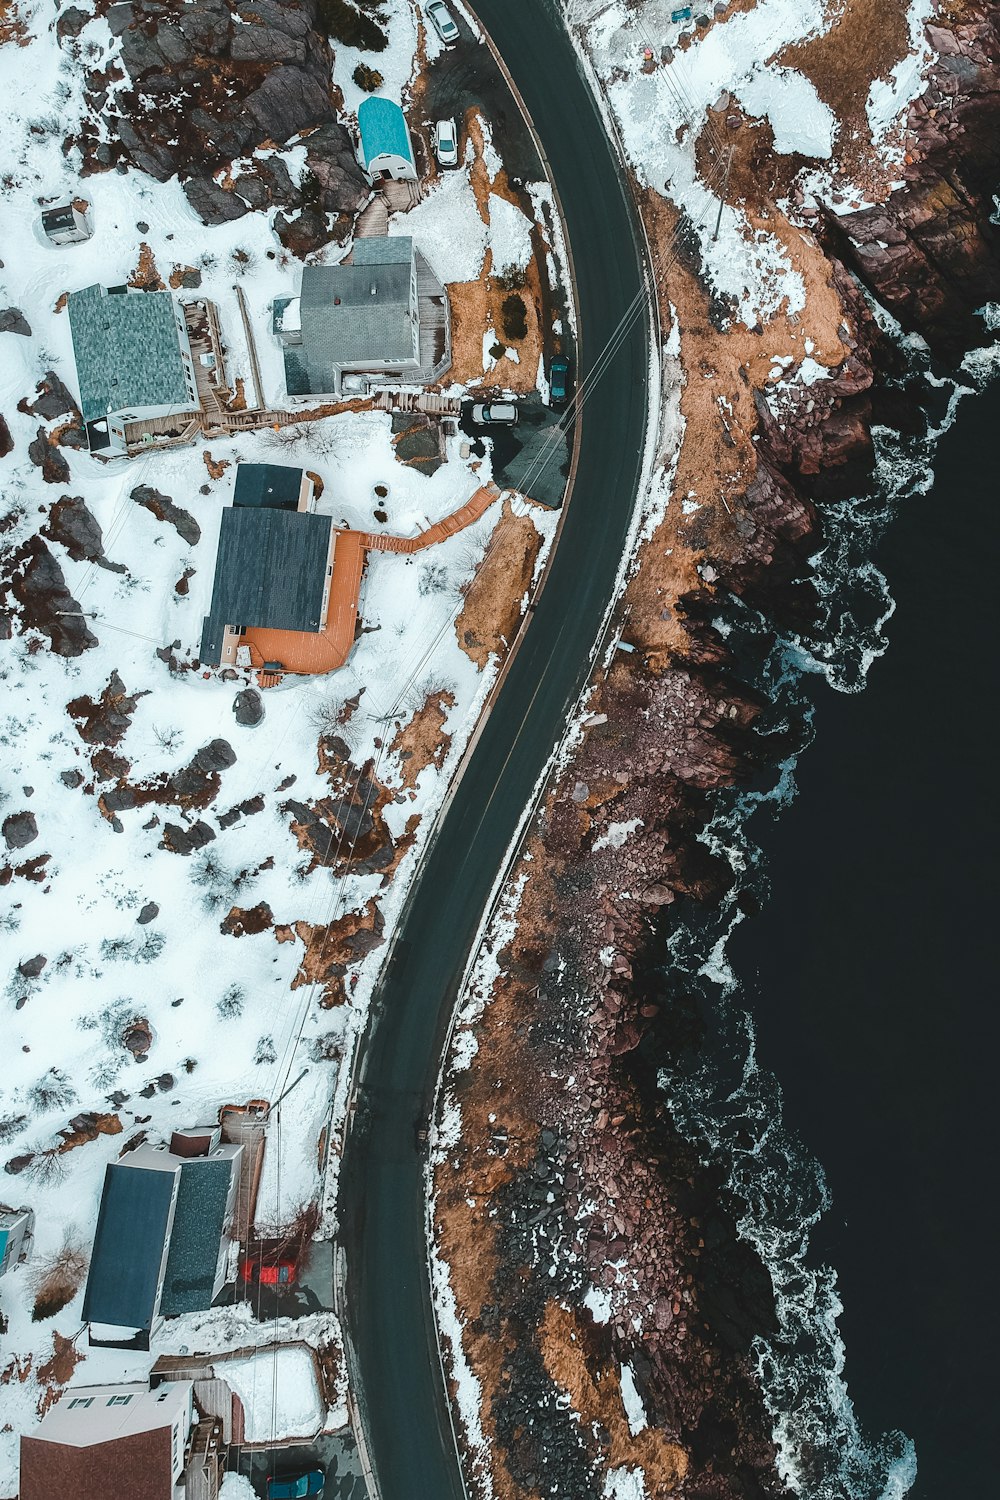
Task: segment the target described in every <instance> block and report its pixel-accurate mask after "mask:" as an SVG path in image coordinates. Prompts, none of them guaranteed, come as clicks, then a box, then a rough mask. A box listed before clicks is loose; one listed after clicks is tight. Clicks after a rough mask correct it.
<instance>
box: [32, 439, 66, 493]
mask: <svg viewBox="0 0 1000 1500" xmlns="http://www.w3.org/2000/svg"><path fill="white" fill-rule="evenodd" d="M28 457H29V458H30V459H31V462H32V463H33V464H35V466H36V467H37V468H39V469H41V471H42V478H43V479H44V480H45V483H46V484H68V483H69V464H68V463H67V462H66V460H65V459H64V458H63V456H62V454H61V453H60V452H59V449H58V448H54V447H53V446H52V444H51V443H50V442H49V440H48V437H47V436H46V433H45V428H44V427H39V429H38V431H37V433H36V434H35V436H34V438H33V439H32V441H31V442H30V443H29V444H28Z"/></svg>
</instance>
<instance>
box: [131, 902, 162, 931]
mask: <svg viewBox="0 0 1000 1500" xmlns="http://www.w3.org/2000/svg"><path fill="white" fill-rule="evenodd" d="M159 914H160V908H159V907H158V906H157V904H156V902H155V901H147V902H146V904H145V906H144V907H143V908H142V910H141V911H140V913H139V915H138V916H137V917H136V919H135V920H136V921H137V922H138V924H139V926H140V927H145V926H146V924H147V922H152V920H153V918H154V917H158V916H159Z"/></svg>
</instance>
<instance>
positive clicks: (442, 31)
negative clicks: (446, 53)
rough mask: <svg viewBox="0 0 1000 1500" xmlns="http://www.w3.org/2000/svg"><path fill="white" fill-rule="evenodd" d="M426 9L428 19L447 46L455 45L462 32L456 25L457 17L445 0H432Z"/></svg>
mask: <svg viewBox="0 0 1000 1500" xmlns="http://www.w3.org/2000/svg"><path fill="white" fill-rule="evenodd" d="M426 11H427V19H428V21H430V23H431V25H432V26H433V27H434V30H435V31H436V32H437V34H438V36H439V37H440V38H441V40H442V42H444V44H445V46H446V47H454V45H455V43H456V42H457V41H458V38H459V35H460V33H459V30H458V27H457V26H456V25H455V18H454V16H453V15H452V13H451V11H450V10H449V9H448V7H447V5H445V3H444V0H430V4H429V5H428V6H427V7H426Z"/></svg>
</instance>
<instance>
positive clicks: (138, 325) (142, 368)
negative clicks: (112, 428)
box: [68, 285, 197, 422]
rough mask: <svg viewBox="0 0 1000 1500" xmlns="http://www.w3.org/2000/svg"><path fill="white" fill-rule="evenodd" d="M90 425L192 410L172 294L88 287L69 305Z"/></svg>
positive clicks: (82, 403) (85, 414)
mask: <svg viewBox="0 0 1000 1500" xmlns="http://www.w3.org/2000/svg"><path fill="white" fill-rule="evenodd" d="M68 308H69V324H70V330H71V332H72V334H73V353H74V356H75V358H76V373H77V379H78V380H79V383H80V410H81V412H82V413H83V420H84V421H85V422H94V421H98V420H99V419H100V418H102V417H106V416H107V415H108V413H109V412H117V411H127V410H128V409H129V408H130V407H133V406H136V407H140V406H178V407H182V408H193V407H194V406H195V405H196V404H197V403H196V402H195V401H193V400H192V397H191V393H190V391H189V390H188V386H187V380H186V379H185V371H184V361H183V360H182V358H181V349H180V343H179V340H178V332H177V323H176V314H175V307H174V299H173V297H172V296H171V295H170V293H169V292H127V293H126V292H117V291H116V292H111V293H108V292H106V291H105V290H104V288H103V287H100V286H96V285H95V286H88V287H85V288H84V290H83V291H81V292H71V293H70V296H69V301H68Z"/></svg>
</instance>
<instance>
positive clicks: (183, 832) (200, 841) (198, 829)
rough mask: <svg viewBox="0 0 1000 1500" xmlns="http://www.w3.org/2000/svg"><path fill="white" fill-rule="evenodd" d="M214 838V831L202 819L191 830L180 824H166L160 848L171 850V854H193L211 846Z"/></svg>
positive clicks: (192, 825)
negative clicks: (206, 846)
mask: <svg viewBox="0 0 1000 1500" xmlns="http://www.w3.org/2000/svg"><path fill="white" fill-rule="evenodd" d="M214 838H215V833H214V831H213V830H212V829H211V828H209V826H208V824H207V823H203V822H202V821H201V819H200V818H199V819H198V822H197V823H192V824H191V827H190V828H182V827H181V826H180V825H179V824H178V823H164V825H163V838H162V839H161V841H160V848H161V849H169V851H170V852H171V854H193V853H194V851H195V850H196V849H203V848H204V847H205V845H206V844H210V843H211V842H212V840H213V839H214Z"/></svg>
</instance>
